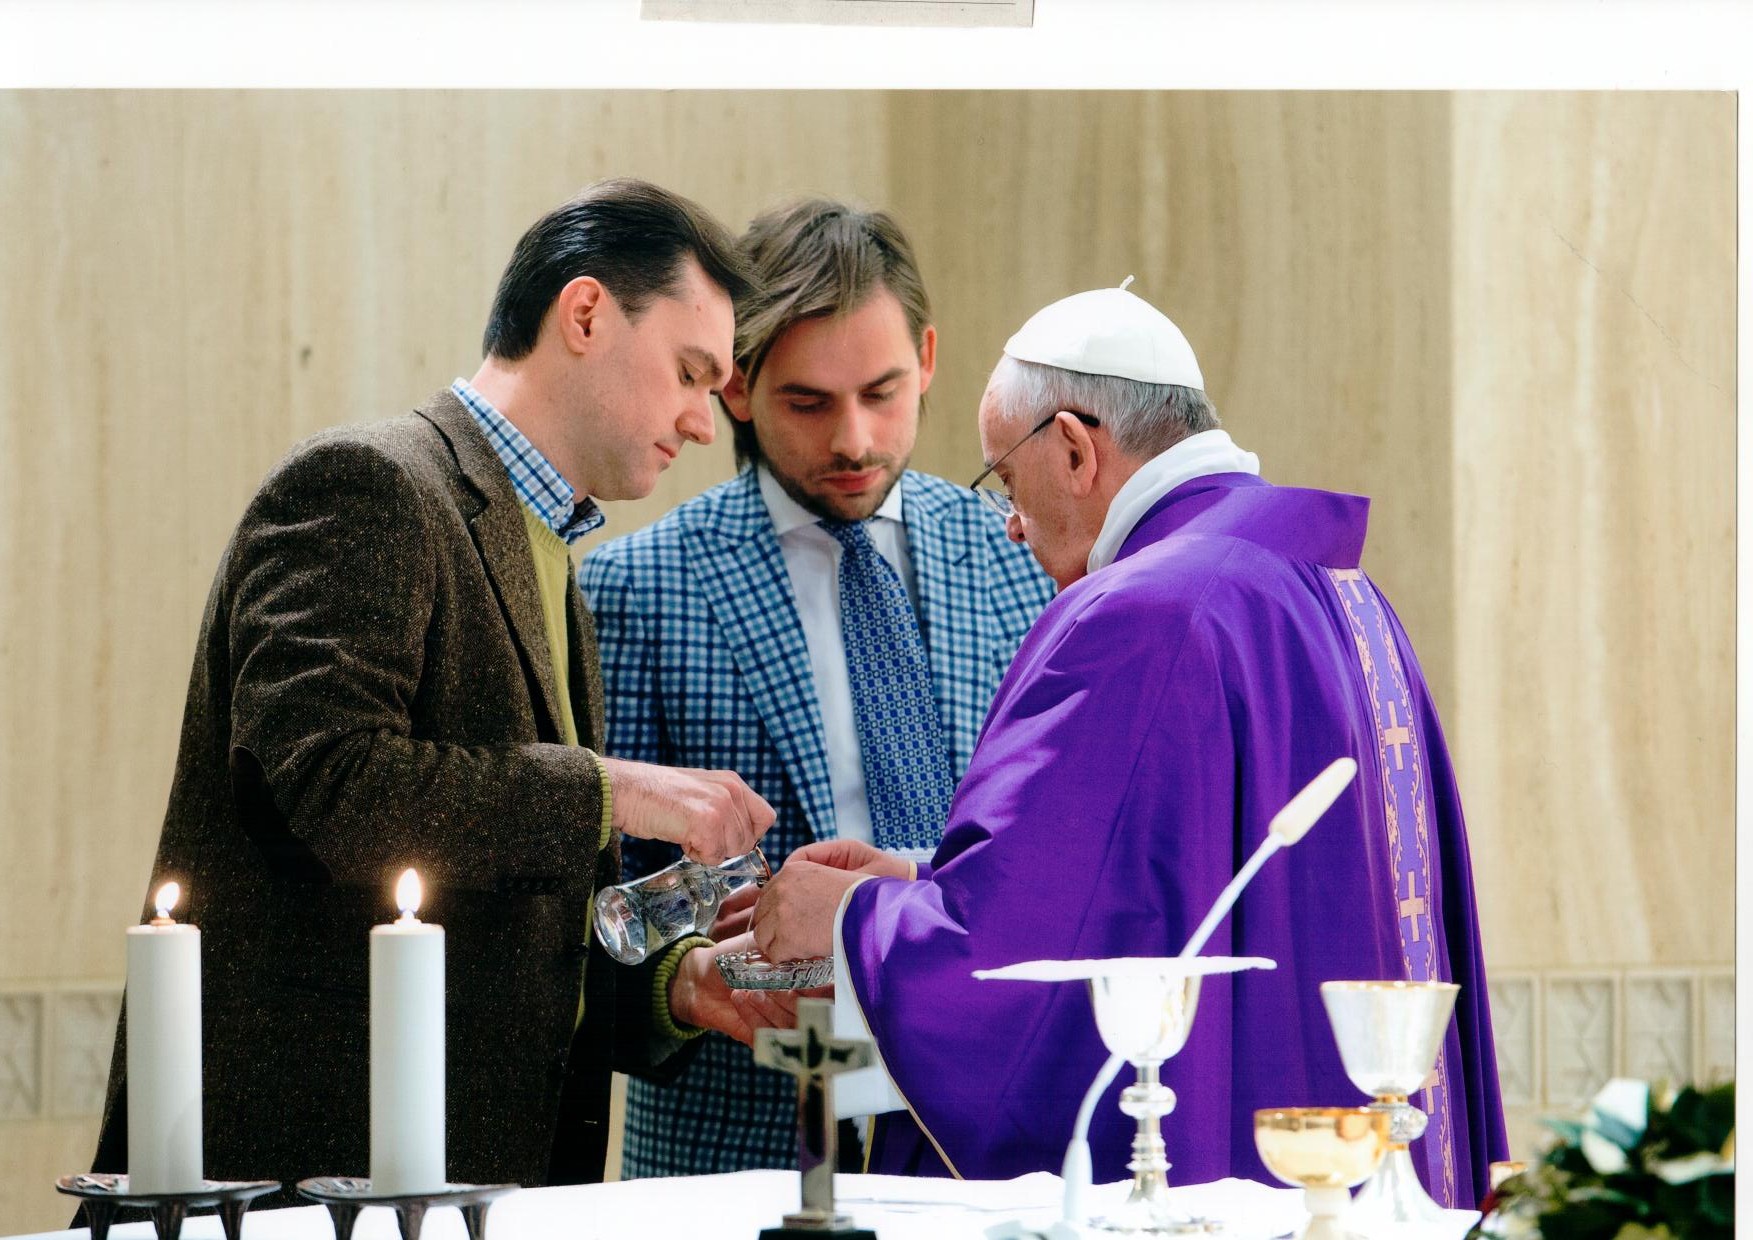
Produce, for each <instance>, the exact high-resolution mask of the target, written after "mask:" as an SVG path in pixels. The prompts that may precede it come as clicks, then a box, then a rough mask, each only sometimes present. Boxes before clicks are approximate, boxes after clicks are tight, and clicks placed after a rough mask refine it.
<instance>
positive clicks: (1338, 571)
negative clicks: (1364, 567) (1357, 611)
mask: <svg viewBox="0 0 1753 1240" xmlns="http://www.w3.org/2000/svg"><path fill="white" fill-rule="evenodd" d="M1327 571H1328V572H1329V573H1331V574H1332V575H1333V580H1334V581H1345V582H1350V583H1351V597H1352V598H1354V599H1356V600H1357V601H1358V602H1360V603H1361V602H1363V587H1362V586H1360V585H1358V584H1357V583H1358V582H1359V581H1361V580H1363V574H1362V573H1360V572H1359V571H1358V570H1357V569H1355V568H1331V569H1328V570H1327Z"/></svg>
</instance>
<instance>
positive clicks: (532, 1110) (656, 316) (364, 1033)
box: [94, 181, 783, 1201]
mask: <svg viewBox="0 0 1753 1240" xmlns="http://www.w3.org/2000/svg"><path fill="white" fill-rule="evenodd" d="M746 280H747V276H746V269H745V267H744V266H743V260H742V259H740V258H739V257H738V255H737V253H736V250H735V247H734V244H733V243H732V241H731V239H730V238H729V237H728V235H727V234H725V233H724V231H723V230H722V228H721V227H720V226H719V225H718V224H717V223H716V222H715V221H714V220H712V219H711V218H710V217H709V216H707V215H706V214H705V213H704V212H703V211H701V210H700V208H698V207H697V206H695V205H694V204H692V203H690V202H688V201H686V200H685V199H681V198H678V197H676V196H674V195H671V194H669V193H667V192H666V191H663V190H660V189H658V188H657V187H655V186H651V185H648V184H645V183H642V182H636V181H611V182H604V183H601V184H599V185H597V186H595V187H593V188H592V189H589V190H587V191H586V192H585V193H584V194H582V195H581V196H580V197H579V198H577V199H575V200H574V201H572V202H569V203H567V204H565V205H564V206H562V207H560V208H558V209H556V210H555V211H554V212H551V213H550V214H549V215H548V216H545V217H544V218H543V219H542V220H539V221H538V222H537V223H536V224H535V225H533V226H532V227H531V229H530V230H529V232H528V233H526V234H525V236H524V238H523V239H522V241H520V242H519V244H518V247H517V250H516V252H515V253H514V254H513V256H512V259H511V262H510V264H509V265H508V267H507V268H506V271H505V275H504V277H503V278H502V280H501V283H500V287H499V292H498V295H497V297H496V299H495V302H494V307H493V312H492V317H491V320H490V321H489V324H488V327H487V332H486V342H485V343H486V354H487V356H486V359H485V361H484V362H483V363H482V365H481V368H480V370H479V371H478V372H477V374H476V375H475V377H474V378H473V379H472V380H470V381H469V382H467V383H465V382H463V381H462V380H458V381H457V383H456V384H454V385H453V386H452V388H451V389H449V390H446V391H443V392H440V393H439V394H437V395H436V396H434V397H433V398H432V399H430V400H429V401H428V402H427V403H426V404H425V405H424V406H423V407H422V408H420V409H419V410H418V411H415V412H412V413H408V414H404V415H402V416H400V417H396V418H391V419H388V420H385V421H380V422H376V423H372V424H368V425H364V426H354V427H346V428H342V429H339V430H333V431H329V432H325V433H323V434H319V435H317V436H315V437H314V438H312V439H310V440H307V441H306V442H304V443H302V444H300V445H299V446H298V447H296V448H294V449H293V450H292V452H291V453H290V454H289V455H288V456H287V457H286V459H285V460H284V461H282V462H281V463H280V464H279V465H278V466H276V467H275V469H274V470H273V471H272V472H271V473H270V474H269V476H268V478H267V479H266V481H264V482H263V484H262V486H261V489H260V490H259V491H258V492H257V493H256V496H255V498H254V499H253V500H252V501H251V503H250V505H249V507H248V509H247V510H246V512H245V513H244V516H243V518H242V520H241V521H240V522H239V524H238V527H237V530H236V532H235V533H234V535H233V536H232V540H231V543H230V545H229V546H228V547H227V548H226V551H225V553H224V556H223V558H222V559H221V561H220V565H219V569H218V573H217V576H216V577H215V580H214V583H213V588H212V592H211V594H210V595H209V597H208V600H207V606H206V611H205V614H204V616H203V619H202V624H201V632H200V637H199V641H198V645H197V648H196V652H195V663H194V671H193V674H192V675H191V677H190V681H189V693H188V702H187V706H186V709H185V712H184V716H183V727H182V739H181V746H180V750H179V753H178V756H177V766H176V774H175V778H174V782H173V784H172V788H171V794H170V805H169V808H168V810H167V812H166V815H165V820H164V828H163V833H162V835H161V837H160V841H159V847H158V856H157V860H156V862H155V864H154V867H153V876H152V884H151V886H154V887H155V886H156V885H157V884H158V883H159V882H162V881H164V880H167V879H172V878H174V879H177V880H179V881H181V883H182V884H183V887H184V889H185V890H186V891H187V892H188V901H189V902H188V905H187V909H186V914H184V915H186V918H187V920H189V921H191V922H193V923H194V924H196V925H198V926H200V928H201V930H202V935H203V952H202V955H203V960H202V966H203V973H204V1006H203V1013H202V1019H203V1030H204V1040H205V1058H204V1090H205V1106H204V1112H205V1138H206V1142H205V1144H206V1174H207V1175H208V1177H209V1178H213V1179H279V1180H282V1181H285V1182H287V1183H291V1182H293V1181H296V1180H298V1179H300V1178H302V1177H306V1176H312V1175H331V1174H333V1175H366V1174H368V1168H367V1165H366V1164H367V1160H368V1146H369V1132H368V1118H367V1110H368V1098H369V1089H368V1070H367V1051H368V1045H369V1033H368V1021H367V1003H366V980H367V977H366V975H367V958H368V956H367V952H368V948H367V941H368V940H367V935H368V932H369V930H370V928H371V927H372V926H373V925H374V924H377V923H381V922H384V921H386V920H390V919H391V918H392V917H393V916H394V909H393V907H392V894H391V893H392V887H393V883H394V880H395V876H396V874H397V873H398V872H399V871H400V870H401V869H402V868H404V867H406V866H410V865H412V866H415V867H417V868H418V869H419V871H420V873H421V875H422V876H423V878H424V880H425V883H426V891H427V899H426V902H425V904H424V905H423V907H422V909H421V916H422V917H423V918H424V919H425V920H428V921H431V922H434V923H438V924H440V925H442V926H444V928H445V934H446V946H447V957H446V974H447V976H446V1039H447V1042H446V1078H447V1091H446V1129H447V1146H446V1148H447V1171H448V1175H449V1178H450V1179H451V1180H452V1181H456V1182H472V1183H498V1182H504V1181H515V1182H518V1183H521V1184H544V1183H568V1182H580V1181H589V1180H596V1179H600V1178H601V1175H602V1165H603V1154H604V1148H605V1133H606V1127H607V1125H606V1111H607V1098H608V1089H607V1083H608V1074H609V1072H610V1071H611V1069H612V1068H619V1069H621V1070H624V1071H636V1072H656V1073H659V1074H661V1073H662V1072H663V1067H662V1065H663V1064H664V1061H665V1060H666V1059H667V1060H671V1061H672V1064H673V1065H674V1066H673V1067H672V1071H673V1070H677V1069H679V1066H680V1065H679V1062H676V1061H677V1060H679V1059H682V1058H685V1056H676V1055H675V1052H676V1051H677V1049H678V1048H679V1047H680V1046H681V1045H682V1044H683V1043H684V1042H685V1041H686V1040H687V1039H688V1038H689V1037H690V1035H691V1034H693V1033H696V1032H698V1031H699V1030H700V1028H702V1027H712V1028H718V1029H722V1030H724V1031H726V1032H729V1033H732V1034H733V1035H736V1036H741V1037H743V1038H744V1039H745V1040H747V1039H748V1038H749V1037H750V1036H751V1029H752V1025H753V1024H754V1023H777V1021H778V1020H779V1019H781V1018H782V1015H783V1014H782V1013H780V1012H779V1011H777V1010H776V1009H775V1008H774V1007H773V1006H772V1005H771V1004H770V1003H768V1001H764V1000H761V999H758V998H753V997H751V996H750V995H747V994H741V993H738V994H733V993H732V992H730V991H729V990H727V989H726V988H725V987H724V985H723V983H722V981H720V980H719V979H718V976H717V970H716V969H715V968H714V967H713V964H712V957H713V956H714V955H715V954H716V953H717V952H719V951H723V950H727V949H730V948H732V947H734V946H738V944H734V943H733V944H724V945H718V946H716V947H715V946H713V945H711V944H710V943H709V941H706V940H695V941H691V942H684V943H683V944H680V945H678V947H677V948H676V949H672V950H671V951H670V952H669V953H667V954H662V953H660V954H659V956H658V957H656V958H654V960H653V961H652V962H651V963H650V964H648V965H647V966H644V967H642V968H639V969H629V968H625V967H622V966H619V965H616V964H614V963H612V962H611V961H610V960H609V959H608V958H607V956H605V955H604V954H603V952H602V950H601V948H600V947H597V946H595V945H594V944H593V943H592V941H591V936H590V934H589V930H588V913H589V904H590V898H591V894H592V891H593V889H594V887H595V885H596V884H597V883H600V882H605V881H606V882H614V881H618V865H619V856H618V854H619V847H618V844H617V841H616V833H617V832H625V833H626V834H628V835H633V836H639V837H642V838H647V839H657V840H668V841H670V842H672V843H676V844H680V845H681V846H682V847H683V848H684V849H685V850H686V851H687V852H688V854H689V855H691V856H694V857H696V858H698V859H701V860H705V861H709V862H715V861H719V860H723V859H724V858H726V857H730V856H735V855H737V854H740V853H743V852H746V851H748V850H749V849H750V848H752V847H753V846H754V845H755V842H756V840H757V839H758V837H759V836H760V835H761V833H762V832H763V831H765V830H766V829H767V827H768V826H769V825H771V823H772V821H773V811H772V809H771V808H770V807H769V806H768V805H767V804H766V802H764V801H763V800H761V799H760V798H759V797H758V796H756V795H755V794H754V793H753V792H751V791H750V790H749V789H748V788H747V787H746V786H745V785H744V784H743V782H742V780H741V779H739V778H738V777H737V776H736V775H734V774H732V773H729V772H722V771H720V772H710V771H684V770H669V769H665V768H661V767H653V766H645V765H641V764H637V763H629V762H620V761H617V760H614V759H609V758H602V757H599V756H598V754H597V752H596V751H597V750H598V749H599V748H600V746H601V743H602V738H603V700H602V687H601V679H600V673H599V669H598V665H597V647H596V638H595V634H594V630H593V628H592V624H591V618H590V615H589V613H588V612H587V611H586V610H585V608H584V605H583V601H582V599H581V597H580V595H579V593H578V590H577V587H576V585H574V584H573V576H572V573H571V571H570V565H569V564H567V562H566V556H565V542H564V541H562V539H565V538H568V537H569V536H572V535H575V534H576V533H578V532H579V531H580V530H587V529H590V528H594V526H595V525H596V524H599V523H600V521H601V516H600V513H599V512H598V510H597V508H596V505H595V504H594V503H593V502H592V498H593V497H594V498H596V499H627V498H637V497H640V496H644V495H647V494H649V493H650V492H651V490H652V488H653V487H654V486H655V485H656V482H657V477H658V474H659V473H660V472H661V471H662V470H663V469H664V468H665V467H666V466H667V465H668V463H669V462H670V461H671V460H673V459H674V457H675V455H676V454H677V452H679V451H680V448H681V445H682V444H683V443H684V442H686V441H693V442H696V443H705V442H709V441H710V440H711V438H712V435H713V414H712V409H711V407H710V405H709V401H710V398H711V393H712V392H713V391H714V390H715V389H716V387H717V386H718V385H719V384H720V383H721V382H722V380H723V378H724V377H725V376H726V375H727V374H728V372H729V369H730V350H731V334H732V310H731V305H732V300H731V299H732V296H733V295H735V294H737V293H739V292H740V291H742V289H743V288H744V286H745V284H746ZM555 547H558V548H559V550H558V552H557V553H554V554H550V553H552V552H553V549H554V548H555ZM555 555H557V559H555ZM550 561H552V562H554V563H558V564H563V565H565V568H564V570H563V578H564V580H563V584H556V582H557V579H556V578H554V577H552V576H549V577H546V578H545V579H544V577H543V574H544V572H545V571H546V566H550ZM544 580H545V581H546V582H547V584H546V585H545V584H544ZM562 630H563V632H562ZM557 656H558V657H557ZM557 664H558V665H559V666H557ZM573 738H575V739H576V743H570V742H571V741H572V739H573ZM587 964H588V967H586V966H587ZM581 984H582V986H583V987H584V990H585V994H584V1000H583V1019H582V1022H580V1021H579V1004H580V987H581ZM125 1024H126V1018H125V1016H124V1021H123V1028H124V1031H125ZM125 1065H126V1055H125V1050H124V1047H123V1045H122V1040H121V1035H120V1034H118V1039H117V1047H116V1052H115V1058H114V1062H113V1065H112V1068H111V1076H110V1091H109V1102H108V1105H107V1106H106V1108H105V1115H104V1123H103V1131H102V1134H101V1136H100V1138H99V1144H98V1153H97V1158H96V1160H95V1164H94V1165H95V1166H96V1167H97V1168H98V1169H100V1170H110V1171H120V1170H125V1169H126V1166H127V1150H126V1146H127V1118H126V1116H127V1089H126V1081H125V1080H124V1075H125V1071H124V1069H125ZM275 1200H280V1201H284V1200H285V1197H280V1198H276V1199H275Z"/></svg>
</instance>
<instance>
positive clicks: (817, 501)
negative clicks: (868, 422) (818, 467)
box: [761, 455, 912, 521]
mask: <svg viewBox="0 0 1753 1240" xmlns="http://www.w3.org/2000/svg"><path fill="white" fill-rule="evenodd" d="M911 459H912V458H911V456H910V455H909V456H905V457H902V458H901V459H900V460H899V461H897V460H894V459H893V458H890V457H865V458H864V459H863V460H858V461H849V460H844V459H836V460H835V461H834V462H833V463H832V464H831V465H830V466H829V467H828V468H827V469H825V470H823V471H822V472H823V473H828V474H841V473H845V474H850V473H863V472H864V471H865V470H870V469H880V470H882V471H883V476H882V478H880V479H879V480H878V481H877V483H876V484H875V485H874V486H872V487H870V488H869V489H868V490H866V491H864V492H863V493H862V494H859V495H840V494H836V493H834V492H832V491H829V490H826V489H820V490H818V489H814V487H812V484H811V483H809V482H807V481H805V480H804V479H801V478H797V477H794V476H793V475H791V474H789V473H787V472H786V471H785V470H784V469H782V468H781V467H780V466H778V465H777V464H775V463H774V460H773V458H772V457H771V456H766V455H763V457H762V461H761V463H762V464H763V465H765V466H766V468H767V472H768V473H770V474H772V475H773V480H774V481H775V482H777V483H778V484H779V487H780V489H781V490H783V491H784V492H785V493H786V494H787V495H789V496H791V498H792V499H794V500H796V501H797V503H798V506H799V507H801V508H803V509H804V510H805V511H806V512H808V513H810V514H811V515H813V516H816V517H821V518H824V519H826V520H829V521H862V520H864V519H865V518H866V517H868V516H870V515H871V514H872V513H874V512H875V511H876V510H877V509H878V508H881V507H882V506H883V501H884V500H886V499H888V498H889V492H890V491H893V490H894V489H895V484H896V483H897V482H899V481H900V480H901V474H902V472H903V471H905V470H906V468H907V463H908V461H910V460H911ZM816 485H817V486H819V484H816Z"/></svg>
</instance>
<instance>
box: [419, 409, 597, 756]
mask: <svg viewBox="0 0 1753 1240" xmlns="http://www.w3.org/2000/svg"><path fill="white" fill-rule="evenodd" d="M420 413H421V416H423V417H425V418H426V419H427V420H428V421H430V422H431V423H432V424H433V425H434V426H436V427H437V428H438V429H439V431H440V432H441V433H443V435H444V437H445V439H446V440H447V441H448V442H449V443H450V448H451V451H452V452H453V453H454V454H455V455H456V459H457V467H458V469H460V470H461V471H462V475H463V477H464V479H466V480H467V482H468V484H469V486H470V487H471V488H472V489H473V490H474V492H475V494H476V496H477V497H478V498H479V499H480V502H481V507H480V509H479V510H478V511H476V512H474V513H472V514H470V515H469V518H468V520H469V532H470V534H472V535H473V536H474V539H475V549H476V550H477V551H478V552H480V555H481V563H482V564H483V565H484V566H485V567H486V569H487V577H488V580H490V581H491V582H492V583H493V592H494V594H496V595H497V596H498V598H499V606H500V609H501V610H502V611H503V612H504V613H505V621H506V625H507V627H508V628H509V629H510V630H511V635H512V639H513V641H514V642H515V643H516V644H517V648H518V653H519V654H520V655H522V656H523V665H524V677H525V679H526V680H528V681H529V684H530V690H531V692H530V697H531V700H532V702H533V704H534V706H535V708H536V709H535V714H536V732H537V735H539V736H542V737H544V738H546V739H550V740H558V739H559V738H560V735H561V732H560V706H559V703H560V694H559V691H558V690H557V689H556V688H555V685H554V669H553V667H552V666H550V664H549V659H548V635H547V626H546V623H545V622H544V621H543V619H542V598H541V594H540V593H539V592H538V590H537V587H536V566H535V560H534V559H533V557H532V555H531V552H530V536H529V531H528V530H527V529H525V528H524V523H523V509H522V507H521V505H520V503H519V501H518V498H517V492H516V491H514V490H513V489H512V486H511V476H510V475H509V474H507V473H506V472H505V464H504V462H502V461H501V460H500V459H499V457H498V456H497V455H496V454H495V453H494V451H493V448H492V445H490V444H489V443H488V442H487V437H486V436H485V435H483V434H482V433H481V428H480V427H479V426H477V425H475V419H474V417H473V416H472V415H471V414H470V413H469V411H468V409H466V408H465V407H464V406H463V402H462V401H460V400H458V399H457V397H456V394H455V393H453V392H451V391H450V390H449V389H448V388H447V389H445V390H444V391H442V392H440V393H438V395H436V396H434V397H433V398H432V399H431V400H430V401H428V402H427V404H426V406H425V408H423V409H421V410H420ZM575 722H576V723H577V724H579V725H580V731H581V733H582V731H583V727H582V725H583V723H584V721H583V720H582V719H580V720H576V721H575ZM580 739H581V740H582V739H583V737H582V735H581V737H580Z"/></svg>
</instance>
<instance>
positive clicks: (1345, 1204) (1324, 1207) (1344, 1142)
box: [1254, 1107, 1388, 1240]
mask: <svg viewBox="0 0 1753 1240" xmlns="http://www.w3.org/2000/svg"><path fill="white" fill-rule="evenodd" d="M1254 1146H1255V1148H1256V1149H1258V1150H1259V1151H1260V1161H1261V1162H1263V1163H1265V1164H1266V1168H1267V1170H1269V1171H1271V1172H1272V1174H1273V1175H1275V1176H1277V1177H1278V1178H1279V1179H1281V1180H1283V1181H1284V1182H1285V1183H1286V1184H1290V1185H1294V1186H1295V1187H1297V1188H1300V1189H1302V1190H1303V1202H1304V1204H1305V1205H1307V1206H1308V1209H1309V1225H1308V1226H1307V1227H1305V1228H1303V1230H1302V1234H1301V1236H1300V1237H1299V1238H1298V1240H1346V1238H1347V1237H1349V1236H1350V1234H1351V1233H1350V1232H1349V1231H1347V1230H1346V1229H1345V1228H1344V1227H1343V1226H1342V1225H1341V1224H1340V1219H1341V1218H1342V1217H1343V1216H1344V1215H1345V1214H1346V1212H1347V1211H1348V1210H1350V1208H1351V1192H1350V1189H1351V1187H1352V1186H1353V1185H1356V1184H1361V1183H1363V1182H1364V1181H1365V1180H1367V1179H1368V1178H1369V1177H1370V1173H1371V1172H1373V1171H1375V1169H1376V1168H1377V1167H1379V1166H1381V1163H1382V1156H1383V1155H1384V1154H1386V1153H1387V1152H1388V1114H1387V1112H1385V1111H1377V1110H1374V1109H1372V1108H1370V1107H1285V1108H1284V1109H1282V1110H1276V1111H1255V1112H1254Z"/></svg>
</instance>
